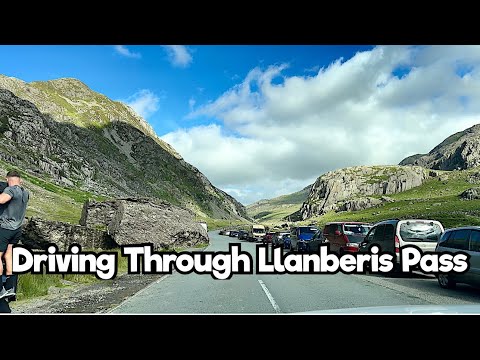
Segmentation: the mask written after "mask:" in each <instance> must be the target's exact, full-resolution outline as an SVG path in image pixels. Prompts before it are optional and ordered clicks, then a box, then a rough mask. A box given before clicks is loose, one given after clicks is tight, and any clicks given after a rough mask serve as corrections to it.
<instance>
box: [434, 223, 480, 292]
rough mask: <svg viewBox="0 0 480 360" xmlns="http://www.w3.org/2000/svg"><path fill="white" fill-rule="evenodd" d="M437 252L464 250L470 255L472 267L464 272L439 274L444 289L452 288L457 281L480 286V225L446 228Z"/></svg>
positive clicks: (438, 277) (439, 281)
mask: <svg viewBox="0 0 480 360" xmlns="http://www.w3.org/2000/svg"><path fill="white" fill-rule="evenodd" d="M435 251H436V252H446V251H448V252H450V253H453V254H455V253H456V252H459V251H463V252H465V253H467V254H469V255H470V259H469V263H470V268H469V269H468V270H467V271H466V272H464V273H463V274H457V273H454V272H451V273H449V274H442V273H440V274H438V275H437V279H438V283H439V284H440V286H441V287H442V288H444V289H452V288H454V287H455V286H456V285H457V283H464V284H469V285H473V286H477V287H478V286H480V226H467V227H459V228H454V229H448V230H446V231H445V232H444V233H443V235H442V237H441V238H440V240H439V241H438V243H437V246H436V248H435Z"/></svg>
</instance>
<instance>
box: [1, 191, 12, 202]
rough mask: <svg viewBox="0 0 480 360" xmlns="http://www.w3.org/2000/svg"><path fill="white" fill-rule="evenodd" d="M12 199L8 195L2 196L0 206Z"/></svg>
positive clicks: (3, 194)
mask: <svg viewBox="0 0 480 360" xmlns="http://www.w3.org/2000/svg"><path fill="white" fill-rule="evenodd" d="M11 199H12V196H11V195H9V194H6V193H2V194H0V204H5V203H6V202H9V201H10V200H11Z"/></svg>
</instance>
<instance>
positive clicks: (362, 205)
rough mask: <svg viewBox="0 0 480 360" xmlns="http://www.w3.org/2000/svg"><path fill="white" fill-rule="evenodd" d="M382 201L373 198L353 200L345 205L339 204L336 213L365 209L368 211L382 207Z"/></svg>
mask: <svg viewBox="0 0 480 360" xmlns="http://www.w3.org/2000/svg"><path fill="white" fill-rule="evenodd" d="M381 203H382V200H379V199H375V198H371V197H362V198H357V199H352V200H347V201H345V202H344V203H343V204H338V206H337V209H335V211H358V210H363V209H368V208H371V207H373V206H376V205H380V204H381Z"/></svg>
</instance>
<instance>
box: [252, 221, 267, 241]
mask: <svg viewBox="0 0 480 360" xmlns="http://www.w3.org/2000/svg"><path fill="white" fill-rule="evenodd" d="M266 234H267V231H266V229H265V226H263V225H258V224H254V225H252V226H250V230H249V232H248V241H262V238H263V237H264V236H265V235H266Z"/></svg>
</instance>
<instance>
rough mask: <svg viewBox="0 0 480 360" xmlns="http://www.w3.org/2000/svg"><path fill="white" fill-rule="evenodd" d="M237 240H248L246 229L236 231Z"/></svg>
mask: <svg viewBox="0 0 480 360" xmlns="http://www.w3.org/2000/svg"><path fill="white" fill-rule="evenodd" d="M238 240H248V231H245V230H240V231H239V232H238Z"/></svg>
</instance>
